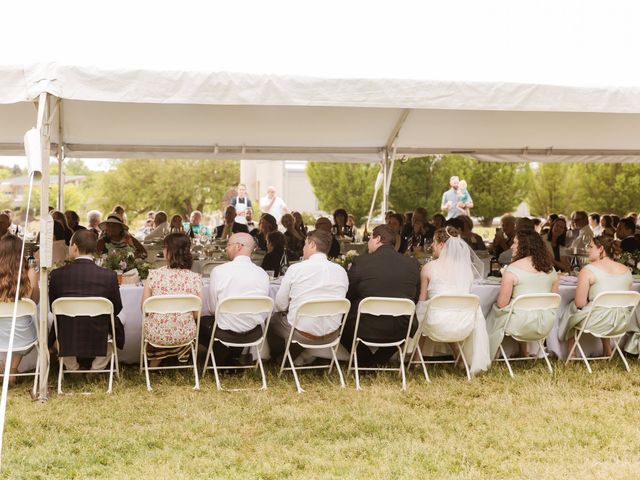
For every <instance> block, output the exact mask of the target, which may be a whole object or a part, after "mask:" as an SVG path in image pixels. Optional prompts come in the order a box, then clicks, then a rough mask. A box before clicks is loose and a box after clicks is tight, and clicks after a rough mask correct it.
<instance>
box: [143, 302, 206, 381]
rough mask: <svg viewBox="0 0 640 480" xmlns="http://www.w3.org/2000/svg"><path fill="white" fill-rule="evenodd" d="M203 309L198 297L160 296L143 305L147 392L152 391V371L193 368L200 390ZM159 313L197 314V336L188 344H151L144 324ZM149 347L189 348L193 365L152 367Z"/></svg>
mask: <svg viewBox="0 0 640 480" xmlns="http://www.w3.org/2000/svg"><path fill="white" fill-rule="evenodd" d="M201 309H202V300H201V299H200V297H198V296H196V295H158V296H154V297H149V298H147V299H146V300H145V301H144V303H143V304H142V335H141V338H140V370H141V371H142V369H143V368H144V373H145V377H146V380H147V390H149V391H151V390H152V389H151V381H150V379H149V371H150V370H170V369H181V368H189V369H190V368H193V374H194V377H195V385H194V387H193V388H194V390H199V389H200V379H199V377H198V365H197V349H198V332H199V330H200V311H201ZM152 313H157V314H161V315H166V314H170V313H195V314H196V335H195V337H194V338H192V339H191V340H189V341H188V342H186V343H183V344H180V345H159V344H156V343H153V342H150V341H149V340H147V339H146V338H145V330H144V323H145V321H146V319H147V315H149V314H152ZM147 345H151V346H152V347H154V348H156V349H160V350H161V349H174V348H177V347H186V346H189V348H190V350H191V357H192V360H193V361H192V363H191V364H186V365H174V366H157V367H150V366H149V359H148V355H147Z"/></svg>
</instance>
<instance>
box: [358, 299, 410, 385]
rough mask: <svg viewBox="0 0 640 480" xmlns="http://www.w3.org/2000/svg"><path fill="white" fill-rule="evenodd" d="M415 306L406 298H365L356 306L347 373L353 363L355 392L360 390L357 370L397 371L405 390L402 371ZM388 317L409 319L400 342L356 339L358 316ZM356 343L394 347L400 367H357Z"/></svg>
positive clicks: (405, 382) (368, 345)
mask: <svg viewBox="0 0 640 480" xmlns="http://www.w3.org/2000/svg"><path fill="white" fill-rule="evenodd" d="M415 310H416V305H415V303H413V301H411V300H409V299H407V298H388V297H367V298H364V299H363V300H362V301H361V302H360V305H358V315H357V317H356V326H355V330H354V332H353V344H352V345H351V353H350V354H349V366H348V368H347V372H350V371H351V364H352V363H353V366H354V371H355V376H356V390H361V388H360V374H359V370H363V371H366V370H369V371H370V370H378V371H396V370H399V371H400V374H401V375H402V390H406V389H407V379H406V375H405V371H404V356H405V354H406V352H407V346H408V344H409V337H410V335H411V324H412V322H413V316H414V314H415ZM362 314H369V315H390V316H394V317H402V316H408V317H409V325H408V327H407V334H406V335H405V337H404V338H402V339H401V340H396V341H394V342H371V341H368V340H363V339H361V338H360V337H358V327H359V325H360V315H362ZM358 343H362V344H363V345H366V346H367V347H375V348H382V347H396V348H397V349H398V354H399V355H400V367H399V368H397V369H396V368H383V367H365V368H362V367H358V352H357V349H358Z"/></svg>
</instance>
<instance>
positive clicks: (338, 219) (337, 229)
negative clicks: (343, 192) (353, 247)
mask: <svg viewBox="0 0 640 480" xmlns="http://www.w3.org/2000/svg"><path fill="white" fill-rule="evenodd" d="M348 219H349V215H348V214H347V211H346V210H345V209H344V208H338V209H336V210H335V211H334V212H333V221H334V222H335V223H334V225H333V227H332V228H331V233H332V234H333V236H334V237H336V238H339V239H347V240H351V241H353V231H352V230H351V227H350V226H349V225H347V220H348Z"/></svg>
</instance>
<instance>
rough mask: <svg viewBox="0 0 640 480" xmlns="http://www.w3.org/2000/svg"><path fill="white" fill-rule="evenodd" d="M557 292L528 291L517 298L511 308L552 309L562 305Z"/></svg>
mask: <svg viewBox="0 0 640 480" xmlns="http://www.w3.org/2000/svg"><path fill="white" fill-rule="evenodd" d="M560 300H561V299H560V295H558V294H557V293H528V294H526V295H520V296H518V297H516V298H515V300H514V301H513V303H512V304H511V310H552V309H554V308H558V307H559V306H560Z"/></svg>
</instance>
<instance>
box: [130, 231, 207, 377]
mask: <svg viewBox="0 0 640 480" xmlns="http://www.w3.org/2000/svg"><path fill="white" fill-rule="evenodd" d="M163 252H164V258H165V259H166V260H167V266H166V267H162V268H158V269H156V270H150V271H149V277H148V278H147V280H146V281H145V285H144V293H143V294H142V303H144V301H145V300H146V299H147V298H149V297H153V296H156V295H196V296H198V297H202V277H201V276H200V274H199V273H195V272H192V271H191V265H192V264H193V258H192V257H191V239H190V238H189V237H188V236H187V235H185V234H184V233H170V234H169V235H167V236H166V237H165V238H164V249H163ZM143 329H144V336H145V338H146V339H147V340H149V341H150V342H151V343H155V344H157V345H181V344H185V343H188V342H189V341H191V340H192V339H193V338H194V337H195V336H196V322H195V315H194V313H191V312H189V313H166V314H165V313H163V314H160V313H153V314H150V315H149V316H147V318H146V319H144V325H143ZM149 348H150V350H149V351H148V352H149V356H150V358H153V359H154V361H152V362H151V364H152V366H157V365H158V364H159V363H160V360H161V359H163V358H166V357H172V356H175V355H178V356H179V357H181V358H183V357H188V356H189V353H190V347H189V345H187V346H183V347H176V348H175V349H164V348H163V349H158V350H153V349H152V348H151V347H149Z"/></svg>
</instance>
